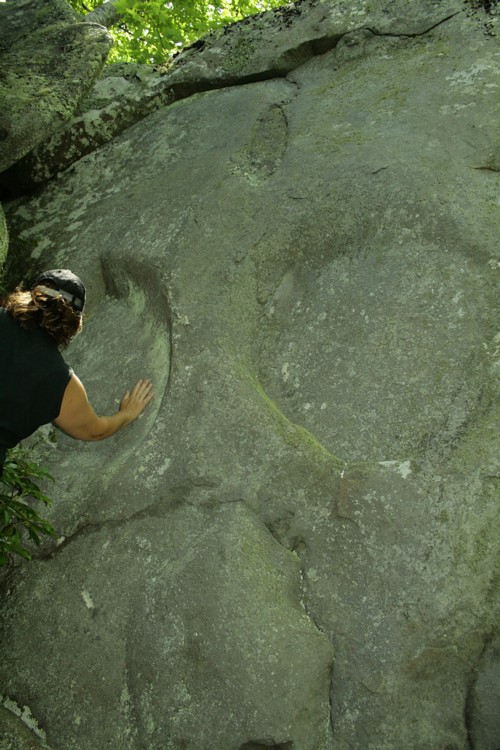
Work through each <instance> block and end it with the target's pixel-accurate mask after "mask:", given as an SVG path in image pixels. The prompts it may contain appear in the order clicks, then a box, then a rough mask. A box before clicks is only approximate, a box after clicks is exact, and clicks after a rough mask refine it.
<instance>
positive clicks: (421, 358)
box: [0, 0, 500, 750]
mask: <svg viewBox="0 0 500 750" xmlns="http://www.w3.org/2000/svg"><path fill="white" fill-rule="evenodd" d="M496 22H497V16H495V15H492V14H488V13H486V11H484V10H482V9H480V8H474V7H472V5H471V4H465V5H464V4H463V3H462V2H461V1H459V0H450V2H447V3H445V4H443V3H442V2H432V1H431V0H422V2H415V3H407V2H405V1H403V0H400V1H397V2H390V3H389V2H382V1H380V2H370V3H366V2H364V1H363V0H357V2H348V3H347V2H346V3H344V2H331V3H316V2H311V3H302V4H300V5H298V6H295V7H294V8H291V9H287V10H282V11H277V12H275V13H270V14H264V15H262V16H259V17H256V18H255V19H251V20H248V21H246V22H243V23H241V24H239V25H236V26H234V27H231V28H230V29H228V30H227V31H224V32H220V33H218V34H216V35H214V36H213V37H208V38H207V39H206V40H205V41H203V42H201V43H200V44H199V45H197V47H195V48H193V49H191V50H188V51H186V52H185V53H183V55H182V56H180V57H179V59H178V60H177V61H176V62H174V64H173V66H172V67H171V68H169V69H168V70H164V71H163V70H160V71H153V70H144V71H142V73H141V75H142V79H143V80H142V83H141V81H140V80H139V79H135V80H136V83H130V81H132V79H133V76H134V75H135V73H133V74H132V75H131V77H130V79H129V84H130V86H131V87H132V88H130V87H128V84H127V85H126V84H125V83H124V84H123V86H121V84H120V83H119V80H120V78H123V80H124V81H125V82H126V81H127V78H126V76H127V72H126V69H123V71H122V70H121V69H118V68H115V69H113V70H111V71H109V74H110V75H109V76H108V77H107V78H102V79H99V80H98V81H96V83H95V84H94V89H93V93H92V94H89V98H88V99H87V101H89V102H90V101H94V103H98V104H99V106H100V107H101V110H102V111H105V110H106V108H108V109H107V111H108V112H109V111H110V109H109V107H112V100H113V96H115V94H116V96H118V98H119V97H120V96H126V97H128V99H127V101H128V102H129V103H130V102H131V101H132V100H134V101H137V106H138V107H140V106H142V104H140V102H139V100H141V96H142V94H140V91H144V92H146V91H149V92H151V91H152V89H154V90H155V91H157V92H160V91H162V92H164V94H162V95H161V96H166V97H167V98H165V99H163V100H162V99H161V96H160V94H159V93H158V99H155V103H154V106H153V105H151V109H155V111H150V110H149V109H148V107H149V105H148V107H147V108H146V111H147V112H149V114H146V116H143V114H144V113H143V114H141V115H140V119H139V120H138V121H136V122H135V124H133V125H131V126H130V127H127V128H126V129H125V130H123V132H122V133H121V134H119V133H118V132H117V131H118V130H119V128H118V129H117V130H113V127H111V129H110V130H109V131H106V134H105V137H103V138H102V139H99V136H98V133H99V128H97V129H96V133H97V139H96V141H95V145H96V146H97V148H96V149H95V150H90V151H89V153H86V154H85V155H83V156H82V154H83V153H84V152H83V151H81V152H79V151H78V149H76V150H75V151H74V152H73V156H72V157H71V160H70V161H72V162H73V163H72V164H71V165H69V162H64V161H63V162H59V166H58V160H57V158H56V159H55V161H54V162H53V164H52V166H51V167H50V170H49V171H48V172H47V175H49V174H50V175H55V177H53V179H51V180H49V181H48V182H47V183H46V184H45V185H44V186H43V189H42V188H40V185H41V183H38V184H39V187H38V189H37V192H36V193H34V194H33V195H21V196H18V197H17V198H16V199H15V200H13V201H11V202H10V203H7V204H5V206H4V209H5V212H6V216H7V219H8V224H9V230H10V249H9V256H8V258H9V266H10V274H11V278H14V277H15V276H17V275H23V276H25V277H30V276H31V275H33V274H35V273H36V272H37V271H39V270H41V269H42V268H44V267H56V266H60V267H70V268H72V269H73V270H74V271H75V272H76V273H78V274H79V275H80V276H82V278H83V279H84V280H85V282H86V284H87V287H88V299H89V303H88V314H87V318H86V325H85V328H84V331H83V333H82V334H81V335H80V336H79V337H78V338H77V339H76V340H75V341H74V343H73V344H72V345H71V347H70V349H69V350H68V351H67V354H66V358H67V360H68V362H70V363H71V364H72V366H73V367H74V369H75V371H76V372H77V373H78V374H79V376H80V377H81V378H82V380H83V382H84V383H85V384H86V386H87V390H88V392H89V396H90V399H91V401H92V402H93V403H94V405H95V407H96V409H97V410H99V411H101V412H104V411H106V412H109V411H110V410H111V409H112V408H113V406H114V404H115V401H116V399H117V398H118V397H119V396H120V395H121V392H122V391H123V390H125V389H126V388H127V387H129V386H130V385H131V384H133V382H135V380H136V379H137V378H139V377H141V376H149V377H151V378H152V379H153V380H154V382H155V390H156V396H155V400H154V402H153V404H152V405H151V406H150V407H149V408H148V410H147V412H146V413H145V414H144V416H143V417H142V418H141V419H140V420H139V421H138V422H136V423H134V424H133V425H132V426H130V427H129V428H127V430H124V431H123V432H122V433H119V434H118V435H116V436H115V437H114V438H112V439H110V440H108V441H105V442H104V443H101V444H82V443H76V442H74V441H72V440H71V439H69V438H67V437H65V436H64V435H61V434H57V435H56V436H55V438H56V440H55V442H54V441H52V440H51V441H49V440H46V441H42V442H41V443H39V444H38V445H37V448H36V450H37V452H38V454H39V456H40V459H41V460H42V461H43V462H44V463H45V464H46V465H48V466H49V468H50V469H51V472H52V473H53V474H54V475H55V476H56V478H57V484H56V486H55V490H53V494H55V496H56V498H57V502H56V503H55V505H54V507H53V508H52V510H51V511H50V512H51V519H52V520H53V522H54V523H55V525H56V527H57V529H58V531H59V534H60V538H59V540H58V541H57V543H53V544H46V545H45V546H44V547H43V548H42V550H41V551H40V553H39V556H38V558H37V559H36V561H35V562H33V563H30V564H26V565H21V566H19V567H17V568H15V569H14V570H13V571H12V572H11V573H9V574H8V575H6V576H5V577H4V580H3V593H4V599H3V604H2V620H1V622H2V626H1V629H2V632H1V637H0V686H1V691H0V692H2V693H3V694H4V696H6V706H7V709H6V710H8V711H9V717H10V718H11V717H12V716H14V717H15V716H16V711H17V713H22V711H23V707H24V706H26V707H28V708H29V715H30V716H32V717H34V720H36V721H35V725H36V731H37V734H35V733H33V743H37V744H34V745H33V746H34V747H37V746H39V747H40V748H41V747H50V749H51V750H96V748H101V747H106V748H110V750H146V749H147V750H160V748H161V750H165V749H168V750H180V748H189V750H212V749H213V750H252V749H253V750H259V749H260V750H262V749H263V748H278V750H347V749H348V748H355V749H356V750H358V749H359V750H401V748H410V749H411V750H445V748H446V750H498V748H497V746H496V744H495V743H498V723H497V722H498V718H497V716H498V712H495V710H494V709H493V708H492V702H491V700H490V696H492V695H494V694H495V692H494V691H495V690H496V689H497V688H496V687H495V686H496V684H497V679H498V647H497V645H495V644H497V643H498V640H495V638H496V639H498V588H499V583H498V582H499V576H498V539H499V534H498V520H497V519H498V507H499V499H500V498H499V481H500V480H499V477H500V470H499V469H500V467H499V463H498V455H499V450H498V449H499V440H498V432H497V428H498V418H499V411H500V409H499V399H498V368H499V359H498V358H499V343H500V337H499V334H498V329H497V323H498V298H499V295H498V271H499V269H500V258H499V255H498V236H499V233H500V215H499V202H498V195H499V191H498V186H499V172H498V163H497V157H498V153H499V149H500V142H499V140H498V115H499V97H498V91H499V86H500V68H499V66H498V59H499V53H500V49H499V46H498V39H497V37H496V36H495V28H496V27H495V23H496ZM130 70H131V71H132V70H134V68H131V69H130ZM135 70H136V72H137V68H135ZM122 73H123V75H122ZM188 75H189V83H187V80H188V78H187V77H188ZM106 81H107V82H106ZM111 81H112V83H110V82H111ZM197 81H198V84H197ZM150 84H151V86H150ZM134 86H135V87H136V88H134ZM141 86H144V89H142V88H141ZM99 90H101V92H107V93H106V96H108V95H109V98H108V99H106V97H104V96H103V98H102V99H101V100H99V101H98V100H97V99H93V100H92V99H91V98H90V97H95V96H97V92H98V91H99ZM169 91H170V92H174V93H170V94H168V96H171V99H169V98H168V96H167V93H166V92H169ZM113 92H114V93H113ZM127 92H128V93H127ZM132 92H135V93H132ZM144 96H145V98H146V99H147V100H148V101H149V102H151V101H153V98H154V97H150V96H149V95H146V94H144ZM148 97H149V98H148ZM81 101H82V103H81V104H80V105H78V106H79V107H80V109H79V110H77V108H76V107H75V110H74V113H73V114H74V117H75V118H77V117H82V118H83V117H84V112H85V111H86V105H85V104H83V101H85V100H83V99H82V100H81ZM101 105H102V106H101ZM96 109H99V107H97V108H96ZM133 109H134V108H133V107H132V106H131V107H130V110H129V115H130V117H131V119H130V120H127V124H130V123H131V122H133V121H134V120H135V119H136V118H135V115H133V116H132V114H131V112H132V111H133ZM88 111H92V107H90V109H89V110H88ZM129 115H127V117H128V116H129ZM96 117H97V115H96ZM75 121H76V120H75ZM75 121H74V122H75ZM124 122H125V121H124ZM71 127H73V126H72V125H71V124H69V125H68V130H67V131H66V133H67V134H68V133H70V131H71ZM120 127H122V126H120ZM74 132H75V131H73V133H74ZM51 137H53V138H59V137H62V136H61V131H60V132H59V134H53V135H52V136H51ZM64 137H66V136H64ZM68 137H69V136H68ZM106 140H108V142H107V143H104V141H106ZM54 142H55V141H54ZM47 143H48V141H47ZM75 143H78V139H77V138H76V139H75ZM87 146H88V144H86V145H85V144H84V148H85V149H87ZM42 148H45V146H43V145H40V144H39V145H38V154H40V153H42V151H41V149H42ZM91 148H94V146H91ZM47 149H48V150H50V148H49V146H47ZM63 151H64V149H63ZM46 153H48V151H47V152H46ZM30 154H31V155H27V154H26V153H25V159H26V161H25V162H24V166H23V170H24V172H23V175H24V176H23V178H22V180H25V181H24V182H23V181H22V180H21V179H19V183H18V184H19V186H20V187H19V189H20V190H22V189H27V186H28V185H29V184H30V185H33V184H34V182H35V181H36V180H35V179H34V178H33V174H34V172H33V171H32V172H30V170H29V169H27V168H26V165H27V163H28V160H29V159H30V158H31V159H32V161H31V164H32V165H33V164H35V162H36V159H38V156H37V155H36V152H35V151H32V152H30ZM80 157H81V158H80ZM47 158H48V157H47ZM73 158H74V159H76V160H74V161H73ZM18 164H21V162H20V160H18ZM39 165H42V166H43V159H41V161H39ZM37 168H38V167H37ZM12 169H13V170H15V167H12ZM30 169H31V167H30ZM11 174H12V173H11ZM20 174H21V168H19V171H18V175H20ZM30 174H31V177H30V176H29V175H30ZM38 174H39V175H42V172H38ZM47 175H46V176H47ZM43 179H45V177H44V178H43ZM23 185H24V187H23ZM35 637H36V644H37V645H36V646H34V643H35V641H34V639H35ZM334 656H335V659H334V661H333V657H334ZM332 662H333V670H332ZM9 707H10V708H9ZM16 707H19V708H18V709H17V708H16ZM1 716H2V714H1V713H0V726H1ZM12 721H13V720H12ZM12 721H11V724H12ZM16 721H17V720H16ZM19 721H20V719H19ZM19 721H17V723H19ZM11 724H9V729H8V731H7V730H6V729H4V730H3V735H2V733H1V732H0V748H2V750H11V745H12V746H15V743H14V744H13V740H12V737H13V735H14V734H15V731H16V730H15V728H12V727H11ZM12 726H14V727H15V726H17V724H16V722H14V723H13V724H12ZM25 730H26V726H25V724H22V727H21V730H20V732H25ZM20 736H21V734H20ZM23 741H24V740H23ZM2 742H3V743H4V744H3V745H2V744H1V743H2ZM9 742H10V743H11V745H9V744H8V743H9ZM19 747H22V745H21V742H19Z"/></svg>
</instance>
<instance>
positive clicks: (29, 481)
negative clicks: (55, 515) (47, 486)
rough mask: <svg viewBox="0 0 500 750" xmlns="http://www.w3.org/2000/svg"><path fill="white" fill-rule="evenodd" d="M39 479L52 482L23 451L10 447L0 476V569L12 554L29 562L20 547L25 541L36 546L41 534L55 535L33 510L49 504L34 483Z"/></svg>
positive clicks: (24, 551) (51, 527)
mask: <svg viewBox="0 0 500 750" xmlns="http://www.w3.org/2000/svg"><path fill="white" fill-rule="evenodd" d="M42 479H43V480H46V479H50V480H51V481H54V479H53V477H52V476H51V475H50V474H49V472H48V471H47V470H46V469H43V468H42V467H41V466H39V465H38V464H37V463H35V462H34V461H31V460H29V453H28V452H27V451H25V450H22V449H19V448H14V449H13V450H11V451H9V452H8V453H7V458H6V460H5V465H4V469H3V474H2V476H1V477H0V566H2V565H6V564H7V563H8V562H10V561H11V560H12V556H13V555H20V556H21V557H24V558H25V559H26V560H31V557H32V556H31V553H30V551H29V550H28V549H27V548H26V547H25V546H24V543H25V540H26V538H28V539H31V540H32V541H34V542H35V544H37V545H38V544H40V537H41V535H42V534H46V535H48V536H55V531H54V528H53V526H52V524H50V523H49V522H48V521H46V520H44V519H43V518H41V516H40V515H39V514H38V513H37V511H36V510H35V508H34V507H33V505H34V504H35V503H36V502H41V503H43V504H44V505H50V504H51V502H52V501H51V499H50V498H49V497H48V496H47V495H46V494H45V493H44V492H42V490H41V489H40V487H39V486H38V484H37V483H36V481H35V480H42Z"/></svg>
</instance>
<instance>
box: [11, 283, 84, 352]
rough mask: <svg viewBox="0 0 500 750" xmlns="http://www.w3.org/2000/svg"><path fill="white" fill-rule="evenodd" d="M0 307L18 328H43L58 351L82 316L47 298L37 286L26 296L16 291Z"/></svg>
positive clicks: (77, 327) (59, 300) (58, 299)
mask: <svg viewBox="0 0 500 750" xmlns="http://www.w3.org/2000/svg"><path fill="white" fill-rule="evenodd" d="M2 307H4V308H5V309H6V310H8V311H9V313H10V314H11V315H12V317H13V318H14V319H15V320H17V321H19V324H20V325H21V326H22V328H26V329H27V330H33V329H34V328H43V330H44V331H47V333H48V334H49V336H51V337H52V338H53V339H54V340H55V341H56V342H57V345H58V347H59V348H60V349H65V348H66V347H67V346H68V344H69V342H70V341H71V339H72V338H73V337H74V336H75V335H76V334H77V333H78V331H79V330H80V327H81V324H82V317H83V316H82V314H81V313H79V312H77V311H76V310H73V308H72V307H71V305H70V304H69V303H68V302H66V300H65V299H64V298H63V297H52V296H49V295H48V294H46V293H45V292H43V291H42V289H41V288H40V287H38V286H37V287H35V288H34V289H32V290H31V291H28V292H26V291H23V290H22V289H21V288H20V287H19V288H18V289H16V290H15V291H14V292H11V294H9V295H8V296H7V298H6V299H5V300H4V301H3V302H2Z"/></svg>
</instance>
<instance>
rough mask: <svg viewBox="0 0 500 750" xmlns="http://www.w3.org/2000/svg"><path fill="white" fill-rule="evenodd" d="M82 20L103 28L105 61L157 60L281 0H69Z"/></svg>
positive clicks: (160, 60) (279, 2)
mask: <svg viewBox="0 0 500 750" xmlns="http://www.w3.org/2000/svg"><path fill="white" fill-rule="evenodd" d="M69 3H70V5H71V6H72V7H73V8H74V10H76V11H77V12H78V13H81V14H82V15H83V16H84V20H85V21H87V22H91V23H99V24H102V25H103V26H106V27H107V28H109V30H110V33H111V34H112V36H113V38H114V47H113V49H112V50H111V53H110V56H109V61H110V62H117V61H133V62H138V63H148V64H162V63H165V62H167V61H168V59H169V57H172V56H173V55H174V53H175V52H179V50H180V49H182V47H184V46H186V45H189V44H192V43H193V42H195V41H196V40H198V39H199V38H200V37H202V36H205V34H208V33H209V32H210V31H214V30H215V29H217V28H219V27H221V26H226V25H227V24H230V23H233V22H235V21H240V20H241V19H242V18H245V17H247V16H250V15H253V14H255V13H260V12H262V11H264V10H269V9H270V8H275V7H277V6H279V5H283V4H284V3H283V0H107V1H106V2H102V0H69Z"/></svg>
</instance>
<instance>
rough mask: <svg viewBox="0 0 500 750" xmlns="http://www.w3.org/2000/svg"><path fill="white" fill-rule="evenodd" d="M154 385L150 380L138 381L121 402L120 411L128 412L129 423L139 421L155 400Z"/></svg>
mask: <svg viewBox="0 0 500 750" xmlns="http://www.w3.org/2000/svg"><path fill="white" fill-rule="evenodd" d="M153 395H154V394H153V384H152V382H151V381H150V380H138V381H137V383H136V384H135V386H134V387H133V389H132V393H130V392H129V391H127V392H126V393H125V395H124V396H123V398H122V400H121V401H120V411H123V412H126V414H127V416H128V417H129V421H130V422H132V421H133V420H134V419H137V417H138V416H139V414H141V413H142V412H143V411H144V409H145V408H146V406H147V405H148V404H149V402H150V401H151V399H152V398H153Z"/></svg>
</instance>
